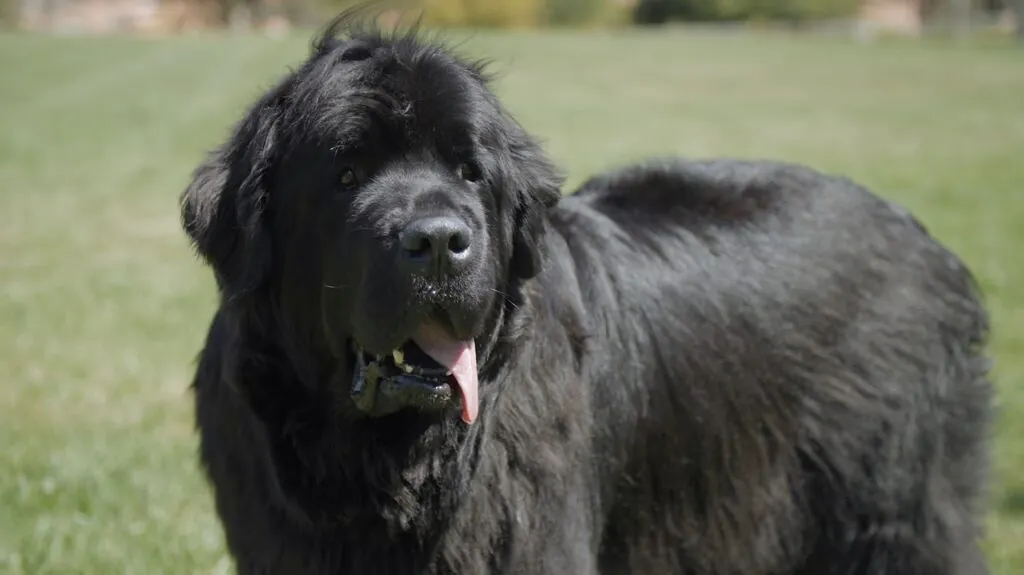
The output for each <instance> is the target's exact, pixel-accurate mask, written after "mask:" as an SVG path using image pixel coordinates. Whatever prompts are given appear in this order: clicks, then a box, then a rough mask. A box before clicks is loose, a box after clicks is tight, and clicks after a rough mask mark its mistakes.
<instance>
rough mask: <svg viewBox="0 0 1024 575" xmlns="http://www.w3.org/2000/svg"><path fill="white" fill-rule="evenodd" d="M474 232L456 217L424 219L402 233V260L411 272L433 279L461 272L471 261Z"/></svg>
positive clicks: (400, 235) (413, 223)
mask: <svg viewBox="0 0 1024 575" xmlns="http://www.w3.org/2000/svg"><path fill="white" fill-rule="evenodd" d="M471 235H472V232H471V230H470V229H469V226H467V225H466V224H465V223H464V222H463V221H462V220H460V219H458V218H454V217H448V216H442V217H430V218H421V219H418V220H415V221H413V222H412V223H410V224H409V225H408V226H406V228H405V229H404V230H402V232H401V233H400V234H399V237H398V238H399V242H400V243H401V248H402V254H401V258H402V260H403V261H404V263H405V265H406V266H408V267H409V269H410V271H413V272H415V273H418V274H422V275H428V276H433V277H442V276H444V275H447V274H450V273H454V272H458V271H459V270H460V268H462V267H463V266H464V264H465V263H466V261H467V260H468V259H469V255H470V251H471V249H470V248H471V243H470V239H471V237H470V236H471Z"/></svg>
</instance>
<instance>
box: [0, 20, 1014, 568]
mask: <svg viewBox="0 0 1024 575" xmlns="http://www.w3.org/2000/svg"><path fill="white" fill-rule="evenodd" d="M306 45H307V38H306V37H304V36H296V37H294V38H291V39H287V40H283V41H271V40H267V39H259V38H246V37H231V38H227V37H195V38H189V39H177V40H131V39H109V38H108V39H60V40H52V39H42V38H33V37H25V36H0V78H3V80H2V84H3V89H0V110H2V111H0V289H2V292H0V373H2V374H3V375H4V377H5V380H4V383H3V384H2V386H0V445H2V446H3V447H2V451H0V572H2V573H8V574H11V575H16V574H21V573H76V574H93V573H95V574H110V573H137V574H145V575H150V574H157V573H225V572H228V571H229V568H230V563H229V562H228V561H227V559H226V558H225V556H224V551H223V546H222V540H221V534H220V531H219V528H218V525H217V524H216V522H215V520H214V516H213V514H212V505H211V501H210V497H209V495H208V492H207V490H206V486H205V484H204V481H203V479H202V478H201V476H200V475H199V474H198V470H197V465H196V459H195V436H194V433H193V429H192V416H191V411H190V407H191V403H190V401H191V397H190V395H189V393H188V389H187V385H188V379H189V376H190V370H191V367H192V361H193V357H194V354H195V352H196V351H197V349H198V346H199V344H200V341H201V337H202V335H203V332H204V330H205V328H206V322H207V320H208V317H209V313H210V312H211V310H212V309H213V304H214V292H213V289H212V279H211V276H210V273H209V271H208V270H207V269H205V268H203V267H201V266H200V264H199V263H198V261H197V260H196V259H195V258H194V257H193V255H192V253H191V252H190V250H189V248H188V246H187V244H186V242H185V239H184V236H183V234H182V233H181V232H180V230H179V224H178V211H177V199H178V194H179V192H180V191H181V189H182V188H183V186H184V185H185V183H186V181H187V178H188V175H189V171H190V170H191V168H192V167H193V166H194V164H195V163H196V162H197V161H198V160H199V158H200V155H201V154H202V152H203V151H204V150H206V149H207V148H209V147H211V146H213V145H214V144H215V143H217V142H219V141H220V139H221V138H222V137H223V136H224V134H225V131H226V129H227V127H228V125H229V124H230V123H231V122H232V121H234V120H235V118H236V117H237V116H238V115H239V114H240V113H241V111H242V109H243V107H244V106H245V105H246V104H247V103H248V102H249V101H250V99H251V98H253V97H254V96H255V95H256V93H257V91H258V90H260V89H262V88H264V87H266V86H267V85H268V84H269V83H270V82H271V80H272V79H273V78H274V77H275V76H276V75H277V74H279V73H281V72H282V71H283V70H284V69H285V67H286V66H288V65H290V64H293V63H295V62H296V61H297V59H298V58H300V57H301V56H302V55H303V53H304V51H305V48H306ZM462 50H463V51H464V52H467V53H470V54H473V55H487V56H490V57H493V58H494V59H495V60H497V62H498V68H497V69H499V70H502V71H503V75H502V77H501V79H500V81H499V82H498V83H497V86H496V87H497V90H498V91H499V93H500V94H501V95H502V96H503V97H504V98H505V100H506V101H507V103H508V105H509V107H510V108H511V109H512V110H513V111H514V112H515V113H516V114H517V115H518V117H519V118H520V119H521V120H522V121H523V123H524V124H525V125H526V126H527V127H528V128H530V129H532V130H533V131H535V132H537V133H538V134H540V135H542V136H543V137H544V138H545V139H546V141H547V145H548V148H549V150H550V151H551V152H552V153H553V155H554V156H555V157H556V159H557V160H558V161H559V162H560V163H561V164H562V165H563V166H564V167H565V169H566V170H567V171H568V173H569V174H570V180H571V183H577V182H579V181H580V179H582V178H583V177H584V176H585V175H587V174H588V173H591V172H594V171H596V170H600V169H603V168H607V167H610V166H613V165H617V164H621V163H624V162H627V161H629V160H631V159H635V158H638V157H641V156H646V155H661V154H669V153H682V154H687V155H695V156H709V155H735V156H747V157H775V158H781V159H786V160H792V161H799V162H806V163H810V164H812V165H814V166H817V167H819V168H822V169H825V170H828V171H834V172H843V173H846V174H848V175H850V176H853V177H854V178H856V179H858V180H860V181H862V182H864V183H866V184H868V185H870V186H873V187H874V188H876V189H877V190H878V191H879V192H880V193H882V194H883V195H886V196H889V197H892V198H895V199H897V200H898V201H900V202H902V203H904V204H905V205H907V206H909V207H910V208H911V209H913V210H914V211H915V212H916V213H918V214H919V215H920V217H921V218H922V219H923V220H924V222H925V223H926V224H927V225H928V226H929V228H930V229H931V230H932V231H933V232H934V233H935V234H936V235H937V236H938V237H939V238H940V239H941V240H942V241H943V242H945V243H946V244H947V245H949V246H951V247H952V248H953V249H954V250H955V251H957V252H958V253H959V254H961V255H962V256H963V257H964V258H965V259H966V260H967V261H968V263H969V264H970V265H971V266H972V268H973V269H974V270H975V271H976V273H977V275H978V276H979V278H980V280H981V283H982V285H983V287H984V289H985V291H986V294H987V297H988V301H989V304H990V306H991V310H992V313H993V318H994V330H995V337H994V341H993V347H992V349H993V353H994V355H995V357H996V377H997V378H998V381H999V390H1000V395H999V407H1000V410H1001V412H1000V419H999V421H998V425H997V428H996V438H995V477H994V479H995V483H994V485H993V490H992V495H991V509H992V512H991V514H990V520H989V528H990V535H989V540H988V541H987V543H986V545H987V549H988V552H989V555H990V557H991V559H992V564H993V567H994V571H995V572H996V573H998V574H1003V575H1017V574H1019V573H1024V288H1022V286H1024V256H1022V255H1020V253H1019V252H1018V250H1020V249H1021V248H1024V191H1022V189H1024V188H1022V182H1024V52H1022V51H1013V50H1011V49H1006V48H999V47H992V46H989V47H978V46H975V47H971V46H960V47H952V46H937V45H931V46H927V45H914V44H903V43H891V44H879V45H873V46H860V45H853V44H848V43H845V42H843V41H840V40H838V39H824V38H814V39H794V38H792V37H785V36H777V35H775V36H770V35H765V36H752V35H739V34H729V35H722V34H712V33H698V32H694V31H680V30H675V31H662V32H658V33H640V32H636V31H631V32H622V33H615V34H612V33H600V34H599V33H588V34H584V33H568V32H565V33H521V34H500V35H499V34H491V33H488V34H476V35H473V36H472V37H471V38H470V39H469V41H468V42H467V43H466V44H464V45H463V46H462ZM1014 254H1017V255H1014Z"/></svg>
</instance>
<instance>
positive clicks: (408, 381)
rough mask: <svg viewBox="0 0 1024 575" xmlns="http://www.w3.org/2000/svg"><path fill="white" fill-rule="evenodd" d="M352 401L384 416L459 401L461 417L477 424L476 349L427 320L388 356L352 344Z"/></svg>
mask: <svg viewBox="0 0 1024 575" xmlns="http://www.w3.org/2000/svg"><path fill="white" fill-rule="evenodd" d="M353 352H354V354H355V368H354V373H353V374H352V375H353V378H352V379H353V383H352V390H351V395H352V400H353V402H354V403H355V405H356V407H358V408H359V409H360V410H361V411H363V412H364V413H366V414H368V415H371V416H375V417H379V416H383V415H388V414H391V413H395V412H397V411H400V410H403V409H418V410H420V411H443V410H444V409H446V408H447V407H449V406H451V405H452V404H453V402H454V401H455V399H456V393H455V392H456V391H457V392H458V397H459V399H460V400H461V403H462V420H463V421H465V422H466V423H472V422H473V421H474V420H475V419H476V416H477V411H478V410H479V399H478V388H479V382H478V381H477V377H478V376H477V367H476V347H475V345H474V343H473V341H472V340H469V341H460V340H457V339H455V338H453V337H451V336H450V335H449V334H448V333H447V331H446V330H445V329H444V328H442V327H441V326H440V325H437V324H435V323H433V322H428V323H425V324H423V325H422V326H420V328H419V329H417V330H416V333H415V334H414V335H413V337H412V338H411V339H409V340H408V341H406V342H405V343H404V344H402V345H401V346H399V347H398V348H396V349H394V350H393V351H391V353H388V354H385V355H376V354H370V353H367V352H365V351H364V350H363V349H362V348H361V347H359V345H358V344H357V343H355V342H353Z"/></svg>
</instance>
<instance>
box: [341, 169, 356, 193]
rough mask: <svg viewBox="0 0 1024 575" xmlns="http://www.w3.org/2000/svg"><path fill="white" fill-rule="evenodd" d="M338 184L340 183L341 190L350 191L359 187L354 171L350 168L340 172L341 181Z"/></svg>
mask: <svg viewBox="0 0 1024 575" xmlns="http://www.w3.org/2000/svg"><path fill="white" fill-rule="evenodd" d="M339 182H340V183H341V187H342V188H344V189H346V190H351V189H352V188H354V187H356V186H357V185H359V178H358V177H357V176H356V171H355V170H353V169H352V168H345V169H343V170H342V171H341V179H340V180H339Z"/></svg>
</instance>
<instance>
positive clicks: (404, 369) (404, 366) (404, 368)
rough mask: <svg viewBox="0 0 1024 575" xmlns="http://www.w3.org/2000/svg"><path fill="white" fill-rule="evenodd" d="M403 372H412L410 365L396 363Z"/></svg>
mask: <svg viewBox="0 0 1024 575" xmlns="http://www.w3.org/2000/svg"><path fill="white" fill-rule="evenodd" d="M398 365H399V366H400V367H401V368H402V371H404V372H405V373H412V366H411V365H409V364H407V363H400V364H398Z"/></svg>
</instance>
